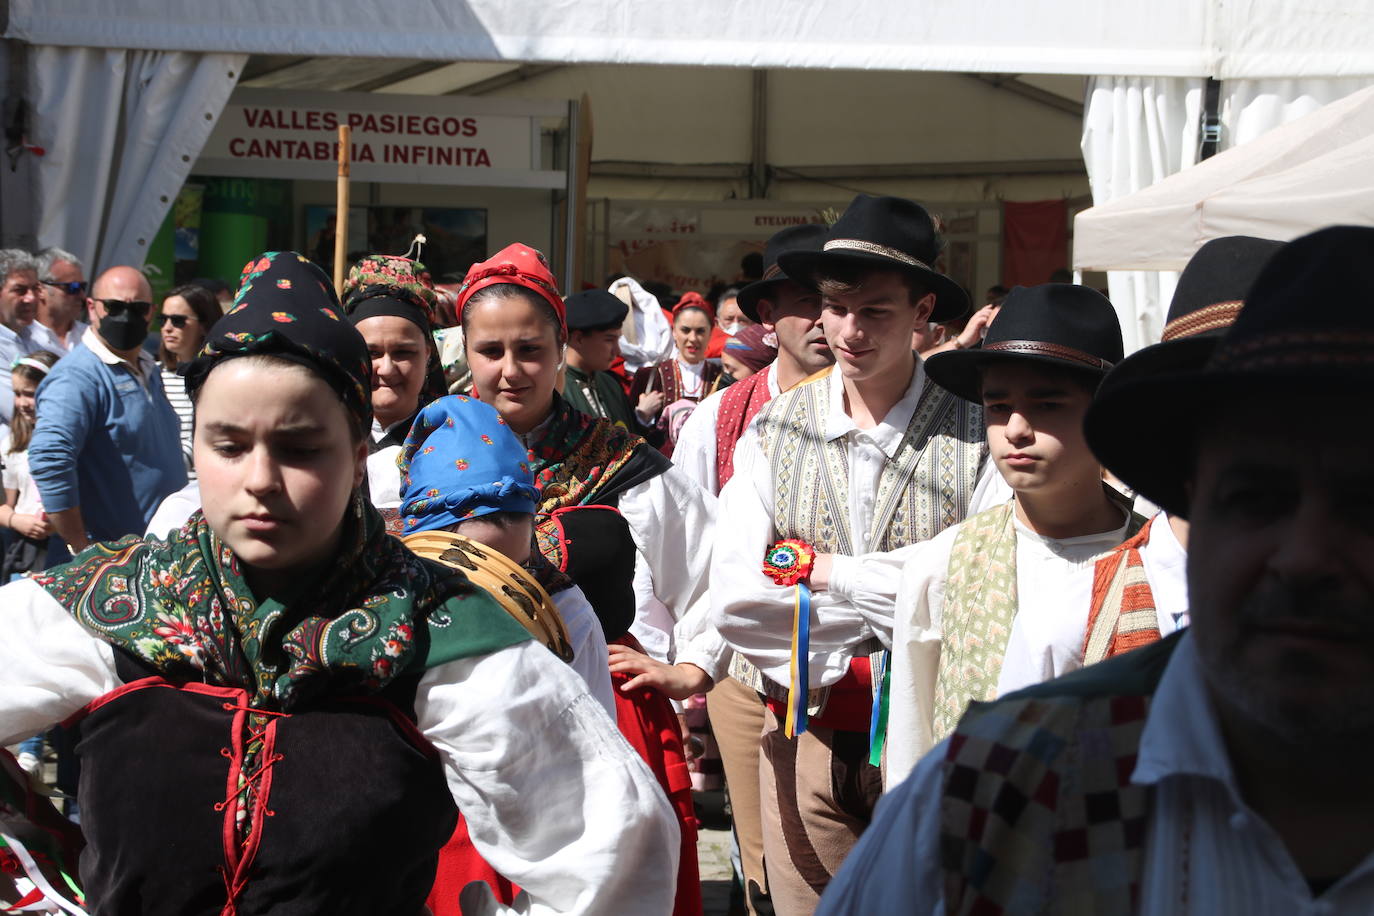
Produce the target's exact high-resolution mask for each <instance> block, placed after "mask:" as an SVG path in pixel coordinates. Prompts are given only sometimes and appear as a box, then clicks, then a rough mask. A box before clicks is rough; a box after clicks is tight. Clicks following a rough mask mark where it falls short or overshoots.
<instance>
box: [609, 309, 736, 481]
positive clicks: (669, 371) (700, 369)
mask: <svg viewBox="0 0 1374 916" xmlns="http://www.w3.org/2000/svg"><path fill="white" fill-rule="evenodd" d="M672 315H673V349H674V352H673V355H672V356H671V357H669V358H668V359H666V360H664V361H663V362H661V363H659V364H658V365H656V366H645V367H644V368H643V369H640V370H639V371H638V372H636V373H635V374H634V378H633V380H631V382H630V400H631V401H632V402H637V401H638V398H639V396H640V395H642V394H644V393H645V392H653V391H661V392H663V405H662V406H661V407H660V408H659V409H658V411H657V414H656V415H655V416H643V415H641V416H640V417H639V420H640V422H642V423H644V424H645V425H646V426H656V427H657V435H656V436H655V437H654V439H655V442H654V444H656V445H657V446H658V447H659V449H660V450H661V451H662V452H663V454H665V455H669V456H671V455H672V454H673V442H674V441H675V439H676V437H675V436H674V435H672V433H673V430H671V429H670V428H669V419H670V417H671V416H672V414H670V412H669V410H668V408H669V407H672V406H673V405H679V402H682V401H687V402H690V403H691V404H695V403H697V402H699V401H701V399H702V398H704V397H706V396H707V395H708V394H711V393H712V392H714V391H715V390H716V388H717V387H719V383H720V380H721V373H722V369H721V365H720V360H716V359H707V358H706V349H707V346H708V345H709V343H710V339H711V329H712V328H713V327H715V312H714V311H713V310H712V308H711V305H710V303H708V302H707V301H706V300H705V299H703V298H702V297H701V295H700V294H699V293H686V294H685V295H683V297H682V298H681V299H679V300H678V303H677V305H675V306H673V311H672ZM680 406H682V405H679V407H680ZM636 413H638V411H636ZM673 413H675V414H678V415H679V416H680V414H681V413H682V411H681V410H680V409H678V410H675V411H673ZM681 419H685V417H680V420H681ZM680 425H681V422H680V421H679V423H678V426H680Z"/></svg>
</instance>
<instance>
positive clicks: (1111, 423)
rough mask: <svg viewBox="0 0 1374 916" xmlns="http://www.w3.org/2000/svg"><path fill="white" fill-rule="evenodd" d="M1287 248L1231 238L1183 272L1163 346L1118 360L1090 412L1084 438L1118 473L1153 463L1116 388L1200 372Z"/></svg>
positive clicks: (1207, 249)
mask: <svg viewBox="0 0 1374 916" xmlns="http://www.w3.org/2000/svg"><path fill="white" fill-rule="evenodd" d="M1282 247H1283V243H1282V242H1275V241H1271V240H1269V239H1257V238H1252V237H1250V236H1246V235H1232V236H1227V237H1225V238H1219V239H1213V240H1212V241H1210V242H1208V243H1207V244H1205V245H1203V246H1202V247H1201V248H1199V249H1198V250H1197V253H1196V254H1194V255H1193V257H1192V259H1191V260H1189V261H1188V266H1187V267H1185V268H1183V273H1182V274H1181V275H1180V276H1179V278H1178V286H1177V287H1175V288H1174V298H1173V300H1172V301H1171V302H1170V303H1169V314H1168V316H1167V318H1166V321H1165V325H1164V333H1163V335H1162V337H1163V339H1162V341H1161V342H1160V343H1157V344H1154V345H1153V346H1149V347H1145V348H1144V349H1142V350H1138V351H1137V352H1135V353H1132V354H1131V355H1130V356H1128V357H1126V358H1125V359H1124V360H1122V361H1121V365H1119V366H1117V367H1116V368H1115V369H1113V370H1112V371H1111V372H1108V373H1107V377H1106V378H1105V379H1103V380H1102V387H1100V388H1099V389H1098V391H1097V398H1096V399H1095V400H1094V401H1093V405H1092V406H1091V407H1089V408H1088V415H1087V417H1086V419H1085V420H1084V431H1085V433H1086V435H1087V438H1088V445H1089V446H1090V447H1091V448H1092V450H1093V453H1094V454H1095V455H1097V457H1098V459H1099V460H1100V461H1101V462H1102V463H1103V465H1105V466H1106V467H1107V468H1108V469H1109V470H1110V471H1111V472H1112V473H1113V474H1116V475H1117V476H1119V477H1121V479H1122V480H1125V479H1126V478H1125V477H1124V476H1122V472H1121V468H1126V469H1127V471H1126V474H1127V475H1132V471H1131V470H1130V466H1131V465H1132V464H1133V463H1139V462H1149V461H1153V458H1152V457H1151V456H1150V454H1149V453H1148V452H1147V451H1143V450H1141V449H1140V448H1139V445H1138V443H1137V442H1136V441H1135V437H1134V434H1133V431H1134V428H1135V426H1134V417H1133V414H1134V413H1135V409H1134V408H1122V407H1121V406H1120V405H1119V404H1115V402H1114V395H1115V393H1116V391H1117V390H1118V389H1121V388H1123V387H1127V386H1129V385H1130V383H1132V382H1134V381H1137V380H1139V379H1145V378H1152V377H1155V376H1159V375H1167V374H1169V373H1175V372H1187V371H1195V370H1198V369H1201V368H1202V367H1203V366H1204V365H1206V364H1207V360H1208V359H1209V358H1210V357H1211V355H1212V351H1213V350H1215V349H1216V346H1217V342H1218V341H1220V340H1221V338H1222V335H1224V334H1225V333H1226V331H1227V329H1229V328H1230V327H1231V325H1232V324H1234V323H1235V321H1236V317H1237V316H1239V315H1240V310H1241V306H1242V304H1243V303H1244V300H1245V294H1246V293H1247V292H1249V291H1250V287H1251V286H1253V285H1254V282H1255V278H1256V277H1258V276H1259V273H1260V271H1261V270H1262V269H1263V268H1264V265H1265V264H1266V263H1268V261H1269V259H1270V258H1271V257H1273V256H1274V253H1275V252H1277V251H1278V250H1279V249H1280V248H1282Z"/></svg>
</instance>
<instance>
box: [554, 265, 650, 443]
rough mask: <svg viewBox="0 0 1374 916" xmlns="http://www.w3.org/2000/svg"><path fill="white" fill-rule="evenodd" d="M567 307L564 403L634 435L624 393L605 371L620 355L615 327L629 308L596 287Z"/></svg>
mask: <svg viewBox="0 0 1374 916" xmlns="http://www.w3.org/2000/svg"><path fill="white" fill-rule="evenodd" d="M566 304H567V308H568V349H567V352H566V358H567V375H566V379H565V382H564V385H563V399H564V400H566V401H567V402H568V403H569V404H571V405H572V406H573V407H575V408H576V409H578V410H580V411H582V412H583V413H585V414H587V415H589V416H593V417H609V418H610V419H612V420H617V421H619V422H621V423H624V424H625V425H626V426H627V427H629V428H630V429H631V430H636V431H638V430H639V429H640V425H639V423H638V422H637V421H636V420H635V412H634V409H633V408H632V407H631V405H630V399H629V398H628V397H627V396H626V394H625V389H624V388H623V387H621V385H620V382H619V381H617V380H616V378H615V376H613V375H612V374H611V373H610V372H609V371H608V370H609V369H610V368H611V363H612V362H614V361H615V358H616V357H617V356H619V355H620V333H621V332H620V327H621V325H622V324H623V323H624V321H625V316H626V315H627V314H629V311H630V307H629V306H627V305H626V304H625V303H623V302H621V301H620V300H619V299H617V298H616V297H615V296H613V295H611V294H610V293H608V292H606V291H605V290H601V289H589V290H586V291H585V292H580V293H573V294H572V295H571V296H569V297H568V298H567V300H566Z"/></svg>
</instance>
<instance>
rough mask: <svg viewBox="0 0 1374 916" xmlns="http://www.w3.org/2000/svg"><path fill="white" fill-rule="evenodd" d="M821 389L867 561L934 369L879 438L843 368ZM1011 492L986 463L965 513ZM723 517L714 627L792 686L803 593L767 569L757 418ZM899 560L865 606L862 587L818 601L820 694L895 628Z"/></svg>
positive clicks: (723, 498) (768, 496)
mask: <svg viewBox="0 0 1374 916" xmlns="http://www.w3.org/2000/svg"><path fill="white" fill-rule="evenodd" d="M820 384H826V385H829V386H830V387H829V391H828V399H829V405H830V410H829V413H828V415H827V417H826V419H825V430H824V434H825V436H826V438H827V440H834V439H838V438H841V437H843V438H844V439H845V445H846V451H847V453H848V455H849V480H850V489H849V493H848V505H849V526H850V531H851V537H852V539H853V543H854V549H855V552H856V553H859V552H863V551H864V550H866V549H867V538H868V535H867V532H868V529H869V528H870V527H872V523H873V513H874V502H873V500H874V497H875V496H876V494H877V489H878V479H879V477H880V476H881V474H882V470H883V466H884V464H885V463H886V462H887V460H888V457H889V456H890V455H892V454H895V453H896V450H897V446H898V444H900V442H901V438H902V436H903V435H905V433H906V424H907V423H909V422H910V421H911V417H912V414H913V413H914V412H915V409H916V403H917V401H918V400H919V399H920V393H921V387H922V386H923V385H924V384H925V371H924V368H923V367H922V366H921V364H920V362H919V361H918V362H917V364H916V367H915V370H914V371H913V372H912V375H911V381H910V382H909V383H908V385H907V389H906V392H905V393H904V394H903V396H902V398H901V400H900V401H898V402H897V404H896V405H895V406H894V407H893V408H892V409H891V410H890V411H888V413H887V415H886V416H885V417H884V418H883V420H882V421H881V422H880V423H879V424H878V425H877V426H875V427H874V428H873V429H870V430H860V429H858V427H857V426H855V424H854V421H853V418H851V417H850V416H849V414H848V413H847V412H846V411H845V408H844V387H843V382H842V381H841V379H840V373H839V370H838V369H832V370H831V372H830V374H829V376H828V377H827V380H826V381H825V382H823V383H820ZM898 421H900V422H901V424H902V425H901V426H900V427H899V426H897V423H898ZM999 484H1000V488H999V487H998V486H997V485H999ZM1005 488H1006V484H1005V483H1004V482H1003V481H1002V478H1001V476H1000V475H999V474H998V473H997V471H996V468H995V466H994V465H993V463H992V462H991V461H987V462H985V463H984V466H983V469H982V472H981V474H980V475H979V480H978V484H977V486H976V487H975V488H974V493H973V498H972V500H971V505H970V506H969V508H968V510H967V513H966V514H968V515H972V514H974V513H975V512H978V511H981V509H984V508H990V507H991V506H993V505H996V504H997V502H1004V501H1005V500H1006V494H1007V493H1009V491H1008V490H1006V489H1005ZM989 497H992V498H991V499H990V498H989ZM720 517H721V519H722V520H726V522H725V523H723V524H720V525H717V526H716V540H715V547H714V548H713V550H712V561H711V563H712V565H711V586H712V588H711V621H712V623H714V625H715V628H716V629H717V630H718V631H719V632H720V635H721V636H722V637H723V638H724V639H725V641H726V642H727V643H728V644H729V646H730V648H732V649H733V650H734V651H736V652H739V653H740V654H741V655H743V656H744V657H745V658H747V659H748V660H749V661H750V662H751V663H752V664H754V665H755V666H757V667H758V668H759V670H760V671H762V672H763V673H764V674H765V675H766V676H767V677H768V678H769V679H770V680H772V681H773V682H774V683H777V684H780V685H785V684H787V683H788V681H789V672H788V666H789V663H790V661H791V658H792V624H791V620H792V615H793V607H794V602H795V589H793V588H791V587H783V586H780V585H775V584H774V583H773V582H771V581H770V580H769V579H768V578H766V577H765V576H764V575H763V572H762V571H761V569H760V561H761V560H762V559H763V555H764V552H765V551H766V550H767V548H768V547H769V545H771V544H772V543H774V541H776V540H777V537H778V535H777V530H776V529H775V528H774V527H773V518H774V514H773V476H772V471H771V468H770V466H769V463H768V459H767V457H766V456H765V455H764V454H763V449H762V448H761V447H760V446H759V441H758V418H757V417H756V418H755V419H754V421H753V422H751V423H750V424H749V428H748V429H747V430H745V433H744V435H743V436H742V437H740V441H739V443H738V444H737V445H736V446H735V476H734V477H732V478H731V479H730V482H729V483H727V484H726V485H725V486H724V488H722V489H721V491H720ZM905 549H908V548H903V550H905ZM891 555H892V556H896V557H897V559H896V560H895V561H894V565H893V566H892V567H891V568H890V569H889V571H888V574H887V578H886V579H885V580H884V581H882V582H877V583H874V587H873V588H868V584H867V583H864V589H865V592H866V599H865V601H862V602H860V601H855V600H854V595H855V593H856V591H857V588H858V586H855V588H854V589H852V590H850V591H849V592H837V591H836V590H835V589H834V588H833V587H832V589H831V590H829V591H823V592H817V593H815V594H813V595H812V598H811V611H812V624H811V666H810V675H809V681H810V684H811V685H812V686H813V687H824V686H829V685H831V684H834V683H835V682H836V681H838V680H839V679H840V678H841V677H843V676H844V673H845V672H846V671H847V670H848V669H849V662H850V661H851V659H852V658H853V657H854V651H855V649H857V648H858V647H859V646H860V645H861V644H863V643H864V642H866V641H867V640H868V639H869V638H871V637H872V636H874V635H876V633H875V630H874V629H873V627H872V623H871V622H872V621H873V620H875V619H877V620H885V621H886V624H885V626H884V629H887V630H890V627H891V619H892V613H893V607H894V599H895V597H896V592H897V588H896V583H897V578H898V573H899V571H900V569H901V562H900V561H901V552H900V551H894V552H893V554H891ZM834 562H835V569H836V570H837V571H838V574H839V575H840V576H843V575H844V574H845V571H846V569H847V570H848V571H850V572H852V571H853V570H854V567H853V566H852V565H847V564H851V563H855V562H858V561H857V559H855V558H843V557H840V556H836V557H835V558H834ZM832 575H833V574H832ZM850 582H854V580H853V579H852V578H851V579H850Z"/></svg>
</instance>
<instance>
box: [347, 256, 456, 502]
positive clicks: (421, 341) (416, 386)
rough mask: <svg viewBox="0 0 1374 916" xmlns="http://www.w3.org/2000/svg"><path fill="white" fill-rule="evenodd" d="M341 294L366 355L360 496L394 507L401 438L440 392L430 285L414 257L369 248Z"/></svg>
mask: <svg viewBox="0 0 1374 916" xmlns="http://www.w3.org/2000/svg"><path fill="white" fill-rule="evenodd" d="M342 294H343V305H344V311H345V312H346V313H347V314H348V320H349V321H351V322H353V326H354V327H355V328H357V329H358V333H359V334H361V335H363V340H364V341H365V342H366V343H367V355H368V357H369V358H370V359H371V361H372V429H371V430H370V433H369V436H368V450H369V452H370V455H369V457H368V459H367V485H368V497H369V498H370V499H371V500H372V504H373V505H374V506H377V507H378V508H380V509H390V508H395V507H398V506H400V504H401V495H400V486H401V477H400V472H399V471H398V470H397V469H396V457H397V455H399V454H400V451H401V443H402V442H404V441H405V438H406V434H407V433H409V432H410V424H411V423H412V422H413V421H414V419H415V415H416V414H417V413H419V412H420V408H421V407H423V406H425V404H428V403H429V402H430V401H432V400H434V399H435V398H437V397H441V396H442V395H444V394H445V391H444V388H443V383H442V376H441V375H440V373H439V361H438V355H437V349H436V346H435V343H434V336H433V335H434V308H435V303H436V296H435V292H434V285H433V284H432V283H431V282H430V280H429V273H428V272H427V271H426V270H425V266H424V265H423V264H421V263H420V262H419V261H412V260H410V259H409V258H398V257H392V256H390V255H381V254H372V255H368V256H367V257H365V258H363V259H362V260H360V261H359V262H358V263H357V264H354V265H353V268H352V269H351V270H350V271H349V273H348V279H347V280H346V281H345V282H344V287H343V291H342Z"/></svg>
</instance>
